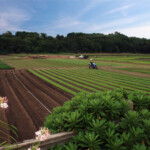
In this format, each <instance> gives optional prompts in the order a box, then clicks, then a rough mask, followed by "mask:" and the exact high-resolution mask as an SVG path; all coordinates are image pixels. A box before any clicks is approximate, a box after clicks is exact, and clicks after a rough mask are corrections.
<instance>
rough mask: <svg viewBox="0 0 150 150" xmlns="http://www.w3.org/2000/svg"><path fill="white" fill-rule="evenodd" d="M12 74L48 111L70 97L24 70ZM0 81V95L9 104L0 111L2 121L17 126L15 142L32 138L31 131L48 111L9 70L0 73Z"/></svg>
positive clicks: (32, 133)
mask: <svg viewBox="0 0 150 150" xmlns="http://www.w3.org/2000/svg"><path fill="white" fill-rule="evenodd" d="M15 73H16V76H17V77H18V79H19V80H20V81H21V82H22V83H23V84H24V85H25V86H26V88H27V89H28V90H29V91H30V92H31V93H32V94H33V95H34V96H35V97H36V98H37V99H39V100H40V102H41V103H42V104H43V105H45V106H46V107H47V108H48V109H49V110H50V111H52V109H53V108H54V107H56V106H60V105H62V104H63V103H64V102H65V101H68V100H70V99H71V98H72V97H73V96H72V95H70V94H68V93H66V92H65V91H63V90H61V89H59V88H57V87H55V86H53V85H51V84H49V83H47V82H45V81H43V80H42V79H40V78H38V77H37V76H34V75H33V74H31V73H29V72H28V71H26V70H21V71H19V70H18V71H15ZM0 81H1V84H0V96H2V97H3V96H6V97H7V98H8V105H9V107H8V108H7V110H6V111H2V112H0V113H1V116H2V118H3V120H4V121H5V122H7V123H9V124H11V125H14V126H15V127H17V129H18V133H17V134H18V138H17V141H23V140H26V139H31V138H34V135H35V132H36V131H37V130H38V129H39V128H40V127H41V126H42V125H43V123H44V121H45V117H46V116H47V115H48V114H49V113H50V112H48V111H47V110H46V109H45V108H44V107H43V106H42V105H41V104H40V103H39V102H38V101H37V100H36V99H35V98H34V97H33V96H31V94H30V93H29V91H27V90H26V89H25V88H24V87H23V86H22V85H21V84H20V82H19V81H18V80H17V79H16V78H15V76H14V75H13V71H0ZM9 134H10V135H13V134H12V133H9ZM1 136H2V135H0V137H1Z"/></svg>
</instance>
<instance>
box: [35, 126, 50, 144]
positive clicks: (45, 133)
mask: <svg viewBox="0 0 150 150" xmlns="http://www.w3.org/2000/svg"><path fill="white" fill-rule="evenodd" d="M35 135H36V140H40V141H44V140H46V139H47V138H48V137H49V136H50V132H49V130H48V128H47V129H46V128H43V129H42V128H41V129H40V130H39V131H37V132H35Z"/></svg>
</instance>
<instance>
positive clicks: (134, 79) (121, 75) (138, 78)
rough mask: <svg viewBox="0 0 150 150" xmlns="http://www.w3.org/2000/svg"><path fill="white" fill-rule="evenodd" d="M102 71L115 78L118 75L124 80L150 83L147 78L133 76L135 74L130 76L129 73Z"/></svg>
mask: <svg viewBox="0 0 150 150" xmlns="http://www.w3.org/2000/svg"><path fill="white" fill-rule="evenodd" d="M100 72H101V74H103V75H106V76H109V77H115V78H116V77H117V78H120V79H124V80H127V81H131V82H139V83H142V84H146V85H147V84H148V85H150V80H148V79H145V78H140V77H133V76H129V75H124V74H119V73H114V72H112V71H104V70H100Z"/></svg>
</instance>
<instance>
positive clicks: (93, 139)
mask: <svg viewBox="0 0 150 150" xmlns="http://www.w3.org/2000/svg"><path fill="white" fill-rule="evenodd" d="M74 140H75V141H76V142H77V143H78V145H79V146H80V147H81V148H87V149H88V148H89V149H90V150H100V145H101V144H102V141H101V140H100V139H99V137H98V135H96V134H95V132H85V133H84V132H79V134H78V136H75V137H74Z"/></svg>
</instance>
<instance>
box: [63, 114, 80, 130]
mask: <svg viewBox="0 0 150 150" xmlns="http://www.w3.org/2000/svg"><path fill="white" fill-rule="evenodd" d="M64 121H65V124H64V128H65V129H67V130H68V131H72V130H76V129H81V128H82V127H83V124H82V116H81V113H79V112H78V111H75V112H72V113H71V114H68V115H66V117H65V118H64Z"/></svg>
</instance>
